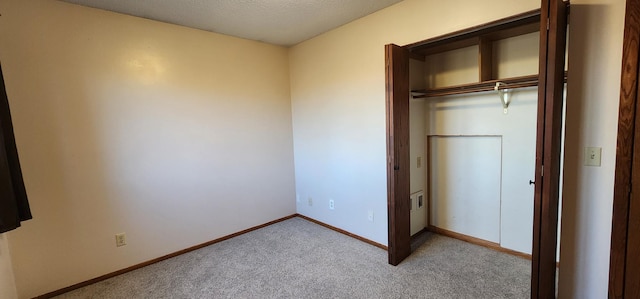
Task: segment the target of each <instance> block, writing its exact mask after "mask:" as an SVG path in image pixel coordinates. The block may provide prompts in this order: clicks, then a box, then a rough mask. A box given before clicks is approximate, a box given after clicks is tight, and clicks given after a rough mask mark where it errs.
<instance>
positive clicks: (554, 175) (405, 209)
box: [385, 0, 640, 298]
mask: <svg viewBox="0 0 640 299" xmlns="http://www.w3.org/2000/svg"><path fill="white" fill-rule="evenodd" d="M639 1H640V0H639ZM567 6H568V3H565V2H563V1H562V0H542V5H541V21H540V33H541V35H540V36H541V38H540V51H541V54H542V53H543V55H540V70H539V86H540V87H539V95H538V109H539V112H538V121H537V122H538V134H537V139H536V172H535V174H536V179H535V180H536V182H537V183H536V191H535V199H534V223H533V227H534V231H533V254H532V273H531V274H532V276H531V297H532V298H553V297H555V280H556V249H557V233H558V202H559V180H560V171H561V167H560V155H561V151H560V149H561V148H562V140H561V138H560V137H561V130H562V117H563V116H562V106H563V101H562V94H563V87H564V65H565V62H564V57H565V55H564V52H565V47H566V21H567V12H568V9H567ZM561 24H565V26H561ZM560 53H561V55H560ZM409 57H410V53H409V51H408V49H406V48H405V47H400V46H397V45H392V44H390V45H386V46H385V58H386V107H387V186H388V188H387V191H388V201H387V207H388V217H389V224H388V225H389V241H388V243H389V246H388V248H389V249H388V252H389V263H390V264H392V265H398V264H399V263H400V262H401V261H402V260H403V259H404V258H406V257H407V256H409V255H410V254H411V252H410V231H409V224H410V210H409V167H408V165H409V148H408V143H409V137H408V135H409V132H408V131H409V120H408V111H409V110H408V109H409V108H408V102H409V94H410V90H409V75H408V64H409ZM543 165H544V166H543Z"/></svg>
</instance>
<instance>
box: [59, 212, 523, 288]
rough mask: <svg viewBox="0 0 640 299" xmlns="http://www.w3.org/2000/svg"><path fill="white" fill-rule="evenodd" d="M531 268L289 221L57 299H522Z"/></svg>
mask: <svg viewBox="0 0 640 299" xmlns="http://www.w3.org/2000/svg"><path fill="white" fill-rule="evenodd" d="M530 267H531V263H530V261H528V260H526V259H522V258H519V257H515V256H511V255H507V254H503V253H499V252H496V251H493V250H490V249H487V248H484V247H480V246H476V245H472V244H469V243H466V242H462V241H459V240H455V239H451V238H447V237H444V236H440V235H436V234H429V235H427V236H426V237H425V240H424V243H423V245H421V246H420V247H419V248H418V249H417V250H416V251H415V252H414V253H413V254H412V255H411V256H410V257H409V258H408V259H406V260H405V261H404V262H402V263H401V264H400V265H399V266H396V267H394V266H391V265H389V264H387V252H386V251H384V250H382V249H380V248H377V247H374V246H371V245H369V244H366V243H363V242H361V241H358V240H356V239H353V238H350V237H348V236H345V235H342V234H340V233H337V232H334V231H332V230H329V229H327V228H324V227H322V226H319V225H317V224H314V223H311V222H308V221H306V220H303V219H301V218H293V219H289V220H286V221H283V222H280V223H277V224H274V225H271V226H268V227H265V228H262V229H259V230H256V231H253V232H250V233H248V234H244V235H241V236H239V237H236V238H233V239H229V240H226V241H223V242H220V243H217V244H214V245H211V246H208V247H205V248H202V249H199V250H196V251H193V252H190V253H187V254H184V255H181V256H178V257H175V258H172V259H169V260H165V261H162V262H160V263H157V264H153V265H150V266H147V267H145V268H142V269H138V270H135V271H132V272H129V273H125V274H123V275H120V276H118V277H114V278H111V279H108V280H105V281H102V282H99V283H96V284H93V285H90V286H87V287H84V288H81V289H78V290H75V291H72V292H69V293H67V294H64V295H62V296H59V297H57V298H439V299H440V298H527V297H529V284H530V281H529V280H530Z"/></svg>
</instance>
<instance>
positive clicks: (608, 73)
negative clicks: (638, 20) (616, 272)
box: [559, 0, 625, 298]
mask: <svg viewBox="0 0 640 299" xmlns="http://www.w3.org/2000/svg"><path fill="white" fill-rule="evenodd" d="M624 7H625V1H621V0H575V1H571V26H570V30H571V34H570V36H569V50H568V51H569V78H568V82H567V120H566V127H567V130H566V137H565V138H566V142H565V145H566V147H565V151H566V154H565V167H564V178H565V179H564V193H563V195H564V197H563V200H564V202H563V207H562V209H563V214H562V232H561V240H562V245H561V246H562V247H561V248H560V283H559V285H560V290H559V291H560V293H559V298H607V284H608V279H609V252H610V246H611V242H610V240H611V214H612V208H613V181H614V173H615V159H616V154H615V152H616V139H617V138H616V135H617V128H618V103H619V98H620V96H619V94H620V72H621V66H622V63H621V61H622V38H623V28H624ZM592 146H594V147H602V167H589V166H583V165H582V161H583V158H584V156H583V148H584V147H592Z"/></svg>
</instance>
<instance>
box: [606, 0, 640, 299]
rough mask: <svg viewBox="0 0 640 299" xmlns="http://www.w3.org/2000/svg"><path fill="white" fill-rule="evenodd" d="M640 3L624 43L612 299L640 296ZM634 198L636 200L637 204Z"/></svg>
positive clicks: (629, 6) (630, 5) (629, 5)
mask: <svg viewBox="0 0 640 299" xmlns="http://www.w3.org/2000/svg"><path fill="white" fill-rule="evenodd" d="M639 38H640V0H627V2H626V9H625V24H624V40H623V46H622V75H621V82H620V108H619V116H618V141H617V147H616V170H615V182H614V187H613V188H614V191H613V215H612V227H611V255H610V257H609V258H610V260H609V298H625V297H626V298H635V297H637V296H638V295H639V294H640V285H638V280H639V278H638V270H635V271H633V272H631V271H629V269H634V268H635V267H633V265H638V263H639V260H638V257H637V254H632V253H635V252H632V251H631V250H629V249H630V248H637V246H638V242H639V240H638V231H639V230H640V228H639V226H640V223H639V220H640V207H638V204H639V203H638V200H639V199H638V194H640V189H638V188H640V111H639V110H640V105H638V103H639V102H640V100H639V99H638V96H640V94H639V93H638V78H639V70H638V67H640V61H639V60H640V58H639V55H640V53H639V52H640V40H639ZM634 198H635V200H634Z"/></svg>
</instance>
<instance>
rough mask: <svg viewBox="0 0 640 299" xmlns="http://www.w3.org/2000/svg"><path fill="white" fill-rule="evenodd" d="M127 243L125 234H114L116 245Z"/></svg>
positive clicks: (120, 245)
mask: <svg viewBox="0 0 640 299" xmlns="http://www.w3.org/2000/svg"><path fill="white" fill-rule="evenodd" d="M124 245H127V236H126V235H125V234H124V233H121V234H116V247H122V246H124Z"/></svg>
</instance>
